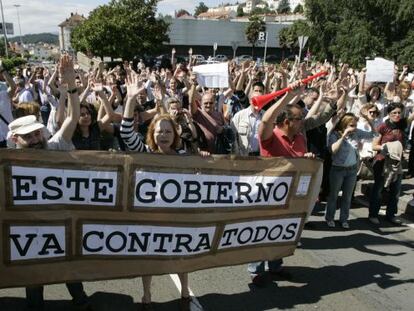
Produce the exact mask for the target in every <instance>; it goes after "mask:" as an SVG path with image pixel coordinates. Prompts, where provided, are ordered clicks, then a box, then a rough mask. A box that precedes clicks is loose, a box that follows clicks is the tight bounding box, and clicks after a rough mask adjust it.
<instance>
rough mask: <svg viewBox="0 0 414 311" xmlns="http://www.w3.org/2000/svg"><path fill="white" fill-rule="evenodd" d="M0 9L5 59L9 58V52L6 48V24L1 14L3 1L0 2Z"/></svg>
mask: <svg viewBox="0 0 414 311" xmlns="http://www.w3.org/2000/svg"><path fill="white" fill-rule="evenodd" d="M0 7H1V20H2V24H3V38H4V51H5V53H6V57H7V58H8V57H9V50H8V48H7V37H6V23H5V21H4V13H3V0H0Z"/></svg>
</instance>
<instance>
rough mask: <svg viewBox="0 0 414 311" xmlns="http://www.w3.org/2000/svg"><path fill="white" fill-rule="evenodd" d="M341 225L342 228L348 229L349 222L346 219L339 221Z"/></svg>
mask: <svg viewBox="0 0 414 311" xmlns="http://www.w3.org/2000/svg"><path fill="white" fill-rule="evenodd" d="M341 226H342V228H344V229H349V223H348V222H347V221H344V222H343V223H341Z"/></svg>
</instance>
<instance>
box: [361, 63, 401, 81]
mask: <svg viewBox="0 0 414 311" xmlns="http://www.w3.org/2000/svg"><path fill="white" fill-rule="evenodd" d="M366 68H367V73H366V81H367V82H393V81H394V71H395V64H394V62H393V61H389V60H386V59H384V58H381V57H376V58H375V59H374V60H367V64H366Z"/></svg>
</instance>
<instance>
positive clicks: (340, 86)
mask: <svg viewBox="0 0 414 311" xmlns="http://www.w3.org/2000/svg"><path fill="white" fill-rule="evenodd" d="M189 59H190V62H189V63H185V64H182V63H180V64H177V63H176V61H175V57H174V54H173V55H172V61H171V66H169V67H167V68H148V67H145V65H144V64H143V63H142V62H140V63H139V64H138V65H137V66H134V65H133V64H132V63H129V62H125V63H124V64H123V65H118V66H116V67H114V68H106V67H105V65H104V63H100V64H99V65H98V66H95V67H93V68H91V69H90V70H89V71H87V72H86V71H83V70H81V69H79V68H78V66H77V65H76V64H74V63H73V61H72V59H71V58H70V57H69V56H67V55H63V56H62V57H61V60H60V62H59V63H58V64H57V65H56V68H53V69H52V68H46V67H32V68H30V67H28V68H16V69H15V70H13V74H14V76H12V73H11V72H8V71H6V70H5V69H4V68H3V67H2V66H1V65H0V146H1V147H2V148H7V147H8V148H47V149H54V150H75V149H76V150H117V151H135V152H150V153H160V154H198V155H201V156H210V155H212V154H238V155H241V156H265V157H273V156H285V157H308V158H314V157H317V158H321V159H323V160H324V178H323V182H322V187H321V192H320V200H321V201H325V200H326V202H327V204H326V213H325V219H326V222H327V226H328V227H329V228H332V227H335V226H336V223H335V213H336V209H337V206H339V208H340V215H339V225H340V226H341V227H342V228H344V229H348V228H349V223H348V217H349V209H350V206H351V201H352V197H353V193H354V189H355V185H356V182H357V179H358V176H361V175H362V174H367V173H368V174H369V173H371V174H372V176H373V179H374V187H373V190H372V193H371V196H370V200H369V212H368V215H367V216H368V220H369V221H370V222H371V223H372V224H374V225H379V224H380V220H379V218H378V213H379V210H380V206H381V202H382V201H381V195H382V190H383V189H384V188H387V189H389V192H390V198H389V200H388V203H387V207H386V218H385V220H386V221H388V222H390V223H392V224H396V225H398V224H400V223H401V221H400V219H399V218H398V217H396V214H397V203H398V198H399V194H400V190H401V182H402V178H403V174H402V164H401V161H402V159H403V154H404V151H405V150H407V149H409V147H410V146H413V143H414V142H413V140H414V135H412V131H413V127H412V126H411V121H412V120H413V119H414V112H413V111H414V101H413V99H414V96H413V95H412V92H411V88H412V84H411V83H412V81H408V79H407V78H408V77H409V76H410V75H408V67H407V66H404V67H403V68H402V71H399V70H398V68H396V69H395V75H394V76H395V78H394V81H393V82H389V83H387V84H385V83H368V82H366V79H365V78H366V70H365V69H357V68H350V67H349V66H348V65H346V64H339V65H333V64H329V63H327V62H325V63H318V62H314V63H308V64H306V63H298V62H295V63H288V62H287V61H282V63H280V64H278V65H273V64H268V65H263V64H258V63H255V62H251V61H246V62H243V63H240V64H239V63H237V62H236V61H230V62H229V63H228V70H229V87H228V88H221V89H211V88H210V89H208V88H206V87H204V86H202V85H199V84H198V82H197V75H196V74H195V73H194V72H193V71H192V68H193V66H194V65H196V61H195V60H194V59H193V58H192V57H191V55H190V58H189ZM320 71H327V72H328V75H327V76H325V77H320V78H318V79H315V80H313V81H312V82H311V83H310V84H308V85H303V84H302V83H300V82H298V81H300V80H301V79H304V78H306V77H308V76H310V75H312V74H314V73H316V72H320ZM287 86H290V87H291V89H292V91H290V92H288V93H287V94H286V95H284V96H283V97H281V98H278V99H275V100H274V101H273V102H272V103H271V104H269V105H268V106H267V107H265V108H264V109H258V108H257V107H256V106H255V105H253V102H252V98H253V97H256V96H261V95H264V94H267V93H270V92H273V91H277V90H279V89H283V88H285V87H287ZM408 162H409V164H408V167H409V170H408V173H407V176H406V177H411V176H413V175H414V146H413V147H412V148H411V151H410V154H409V161H408ZM341 191H342V195H341V196H339V193H340V192H341ZM266 266H267V268H266ZM266 270H268V271H269V272H271V273H273V274H276V275H283V270H282V261H281V260H279V261H275V262H268V263H267V264H266V263H265V262H257V263H251V264H249V267H248V271H249V272H250V273H251V276H252V280H253V283H254V284H256V285H258V286H262V285H264V284H265V283H266V279H265V278H264V277H263V276H264V275H265V274H264V273H265V272H266ZM187 279H188V277H187V274H181V275H180V280H181V282H182V284H183V286H182V291H181V294H182V304H181V309H183V310H188V308H189V301H190V299H189V293H188V286H187V283H188V280H187ZM143 284H144V295H143V299H142V301H143V308H144V309H145V310H150V309H151V292H150V286H151V277H145V278H143ZM68 288H69V290H70V293H71V294H72V296H73V297H74V303H75V304H76V305H79V306H81V307H83V306H84V305H88V304H87V297H86V295H85V293H84V291H83V288H82V284H80V283H75V284H68ZM42 291H43V289H42V288H41V287H36V288H28V289H27V298H28V303H29V305H31V306H32V307H33V308H38V309H41V308H42V305H43V294H42Z"/></svg>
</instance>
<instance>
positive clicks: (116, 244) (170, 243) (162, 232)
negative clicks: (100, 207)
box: [82, 224, 216, 256]
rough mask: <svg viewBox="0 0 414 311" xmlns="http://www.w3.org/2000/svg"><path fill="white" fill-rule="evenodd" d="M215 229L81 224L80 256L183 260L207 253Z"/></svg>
mask: <svg viewBox="0 0 414 311" xmlns="http://www.w3.org/2000/svg"><path fill="white" fill-rule="evenodd" d="M215 231H216V227H161V226H140V225H102V224H84V225H83V226H82V254H83V255H113V256H150V255H157V256H183V255H195V254H201V253H206V252H209V251H210V249H211V246H212V243H213V237H214V233H215Z"/></svg>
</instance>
